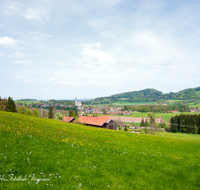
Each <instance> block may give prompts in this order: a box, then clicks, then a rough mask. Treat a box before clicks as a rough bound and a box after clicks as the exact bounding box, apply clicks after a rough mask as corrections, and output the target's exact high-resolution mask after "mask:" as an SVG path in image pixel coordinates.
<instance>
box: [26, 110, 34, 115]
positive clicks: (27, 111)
mask: <svg viewBox="0 0 200 190" xmlns="http://www.w3.org/2000/svg"><path fill="white" fill-rule="evenodd" d="M25 115H34V114H33V111H32V110H31V109H27V110H26V112H25Z"/></svg>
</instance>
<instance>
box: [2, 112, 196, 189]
mask: <svg viewBox="0 0 200 190" xmlns="http://www.w3.org/2000/svg"><path fill="white" fill-rule="evenodd" d="M191 137H192V135H191ZM196 137H197V136H196V135H195V138H196ZM185 138H187V137H185ZM199 161H200V143H199V142H198V141H194V142H193V141H186V140H180V139H178V138H177V137H176V136H173V135H171V136H170V137H167V136H166V137H165V136H164V135H163V137H161V136H152V135H142V134H132V133H129V132H123V131H113V130H106V129H99V128H95V127H88V126H83V125H77V124H68V123H64V122H59V121H55V120H50V119H44V118H36V117H31V116H25V115H20V114H16V113H7V112H0V175H1V177H0V179H1V180H0V189H6V190H7V189H42V190H43V189H63V190H65V189H103V190H104V189H113V190H115V189H181V190H182V189H190V190H191V189H199V186H200V181H199V178H200V173H199V171H200V162H199ZM2 175H4V177H3V178H4V179H8V180H9V181H2ZM9 175H13V177H17V178H19V177H20V176H21V177H22V178H24V177H25V176H26V175H27V177H26V180H24V181H12V180H10V177H9ZM33 176H35V178H34V177H33ZM36 178H37V179H40V181H38V182H37V181H34V179H36ZM42 179H46V180H48V181H42Z"/></svg>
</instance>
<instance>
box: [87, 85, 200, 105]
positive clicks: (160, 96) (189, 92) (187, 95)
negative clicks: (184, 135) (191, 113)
mask: <svg viewBox="0 0 200 190" xmlns="http://www.w3.org/2000/svg"><path fill="white" fill-rule="evenodd" d="M191 99H194V100H200V87H197V88H188V89H185V90H181V91H179V92H170V93H163V92H161V91H158V90H155V89H153V88H147V89H144V90H139V91H132V92H124V93H119V94H114V95H111V96H108V97H99V98H95V99H92V100H89V101H86V102H85V103H86V104H93V103H96V104H97V103H100V104H108V103H113V102H117V101H127V102H157V101H161V100H162V101H166V100H191Z"/></svg>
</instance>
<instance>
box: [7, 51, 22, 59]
mask: <svg viewBox="0 0 200 190" xmlns="http://www.w3.org/2000/svg"><path fill="white" fill-rule="evenodd" d="M9 57H17V58H22V57H24V54H23V53H20V52H14V53H13V54H10V55H9Z"/></svg>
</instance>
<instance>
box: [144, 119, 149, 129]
mask: <svg viewBox="0 0 200 190" xmlns="http://www.w3.org/2000/svg"><path fill="white" fill-rule="evenodd" d="M144 126H145V127H148V126H149V122H148V120H147V119H146V120H145V123H144Z"/></svg>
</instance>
